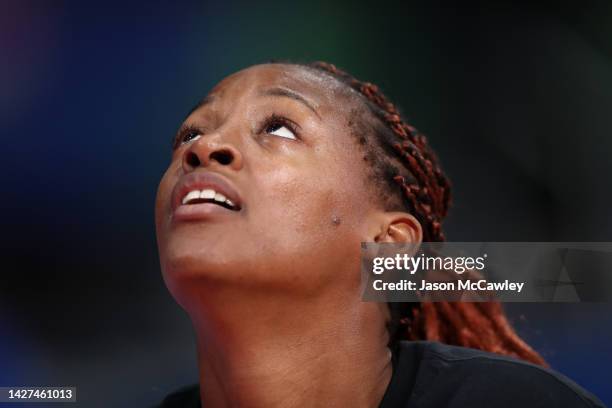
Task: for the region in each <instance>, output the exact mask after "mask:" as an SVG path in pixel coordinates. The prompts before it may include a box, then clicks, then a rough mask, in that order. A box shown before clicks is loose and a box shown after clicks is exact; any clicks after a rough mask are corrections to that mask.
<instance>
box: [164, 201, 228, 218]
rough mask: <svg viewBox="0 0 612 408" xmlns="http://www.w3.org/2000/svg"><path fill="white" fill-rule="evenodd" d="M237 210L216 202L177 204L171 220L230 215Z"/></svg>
mask: <svg viewBox="0 0 612 408" xmlns="http://www.w3.org/2000/svg"><path fill="white" fill-rule="evenodd" d="M237 213H238V211H233V210H228V209H227V208H225V207H221V206H220V205H217V204H211V203H202V204H188V205H179V206H178V207H177V208H176V210H174V213H173V214H172V219H173V221H202V220H210V219H213V218H219V217H223V216H232V215H235V214H237Z"/></svg>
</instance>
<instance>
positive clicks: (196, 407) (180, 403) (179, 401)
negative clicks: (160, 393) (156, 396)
mask: <svg viewBox="0 0 612 408" xmlns="http://www.w3.org/2000/svg"><path fill="white" fill-rule="evenodd" d="M155 408H200V387H199V385H198V384H194V385H189V386H186V387H183V388H180V389H178V390H176V391H174V392H172V393H171V394H169V395H168V396H166V398H164V400H163V401H162V402H161V404H159V405H157V406H156V407H155Z"/></svg>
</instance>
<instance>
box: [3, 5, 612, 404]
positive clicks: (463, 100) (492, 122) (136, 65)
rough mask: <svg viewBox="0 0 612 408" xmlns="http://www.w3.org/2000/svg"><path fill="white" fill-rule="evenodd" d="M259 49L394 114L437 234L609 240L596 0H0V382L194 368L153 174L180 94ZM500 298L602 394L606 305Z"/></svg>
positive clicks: (82, 384)
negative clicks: (438, 222)
mask: <svg viewBox="0 0 612 408" xmlns="http://www.w3.org/2000/svg"><path fill="white" fill-rule="evenodd" d="M449 4H450V3H449ZM269 59H290V60H296V61H311V60H327V61H330V62H333V63H335V64H337V65H338V66H340V67H342V68H344V69H346V70H348V71H349V72H351V73H353V74H354V75H355V76H357V77H358V78H361V79H365V80H369V81H372V82H374V83H377V84H378V85H380V86H381V87H382V89H383V90H384V91H386V92H387V94H388V95H389V97H391V99H392V100H395V101H396V102H397V103H398V104H399V105H400V106H401V107H402V108H403V112H404V113H405V115H406V116H407V117H408V118H409V119H410V121H411V122H412V124H414V125H415V126H416V127H417V128H419V129H420V130H421V131H422V132H424V133H425V134H427V135H428V136H429V138H430V141H431V144H432V145H433V146H434V148H435V149H436V150H437V151H438V153H439V156H441V160H442V163H443V164H444V167H445V168H446V170H447V173H448V174H449V175H450V177H451V179H452V180H453V182H454V194H455V195H454V196H455V204H454V208H453V210H452V212H451V215H450V217H449V218H448V222H447V223H446V230H447V236H448V237H449V240H452V241H612V216H611V211H610V202H611V200H612V188H611V187H612V181H611V180H610V176H611V175H612V159H611V158H610V156H611V154H612V137H611V130H612V3H610V2H608V1H605V0H601V1H580V2H577V1H576V2H569V1H557V2H533V1H532V2H528V3H527V2H526V3H525V4H521V3H512V2H491V1H489V2H486V3H482V4H479V3H464V4H463V5H462V6H461V7H458V6H451V5H447V4H444V3H441V2H434V3H432V2H429V1H427V2H426V1H422V2H411V1H404V2H401V3H400V2H396V3H385V2H369V3H364V4H358V3H356V2H345V3H341V2H334V3H331V2H328V1H323V0H313V1H309V2H299V3H294V4H291V3H290V2H268V1H257V2H246V1H245V2H223V3H208V2H198V3H181V4H180V5H178V4H176V2H145V3H141V4H136V3H132V2H121V3H115V4H113V3H112V2H99V3H96V2H77V1H74V2H63V1H49V2H46V3H45V2H31V1H14V2H11V1H9V2H6V1H4V2H2V12H0V60H1V61H2V62H1V63H0V123H1V125H0V135H1V137H2V160H1V163H2V171H1V172H0V177H1V183H2V199H1V200H0V211H1V212H2V218H1V219H2V234H1V240H2V242H1V246H0V247H1V248H2V269H1V279H0V386H2V385H3V386H8V385H49V386H50V385H73V386H77V387H78V393H77V396H78V400H79V403H78V404H76V405H78V406H83V407H122V406H131V407H137V406H149V405H151V404H153V403H156V402H158V401H159V400H161V398H162V397H163V396H165V395H166V394H167V393H168V392H170V391H172V390H174V389H176V388H177V387H180V386H182V385H185V384H190V383H195V382H197V366H196V360H195V346H194V340H193V333H192V330H191V327H190V323H189V321H188V319H187V317H186V316H185V315H184V313H183V312H182V310H181V309H180V308H179V307H178V306H177V305H176V304H175V303H174V301H173V299H172V298H171V297H170V295H169V294H168V293H167V291H166V289H165V287H164V285H163V281H162V279H161V274H160V270H159V265H158V258H157V249H156V242H155V234H154V222H153V204H154V197H155V192H156V188H157V183H158V181H159V179H160V177H161V175H162V174H163V172H164V170H165V168H166V166H167V165H168V163H169V158H170V140H171V138H172V136H173V135H174V132H175V131H176V129H177V127H178V126H179V124H180V123H181V121H182V120H183V118H184V116H185V115H186V113H187V112H188V111H189V110H190V108H191V107H192V106H193V105H194V104H195V103H196V102H197V101H198V100H199V99H200V98H201V97H203V96H204V95H205V94H206V93H207V92H208V90H209V89H210V88H211V87H212V86H213V85H214V84H215V83H216V82H218V81H219V80H220V79H222V78H223V77H224V76H226V75H228V74H230V73H232V72H234V71H236V70H239V69H241V68H243V67H246V66H248V65H251V64H254V63H259V62H265V61H267V60H269ZM507 310H508V312H509V314H510V316H511V319H512V321H513V322H514V323H515V325H516V327H517V329H518V331H519V333H521V335H523V336H524V337H525V338H526V339H527V340H528V341H529V342H530V343H531V344H532V345H533V346H534V347H535V348H536V349H537V350H538V351H539V352H540V353H541V354H542V355H543V356H544V357H545V358H546V359H547V360H548V361H549V363H550V364H551V366H552V367H553V368H555V369H556V370H559V371H560V372H562V373H564V374H566V375H568V376H569V377H571V378H572V379H574V380H575V381H576V382H578V383H579V384H580V385H582V386H584V387H586V388H587V389H589V390H590V391H592V392H593V393H595V394H596V395H598V396H599V397H600V398H601V399H602V400H603V401H604V402H605V403H606V404H611V405H612V387H610V385H611V384H610V375H609V373H610V366H611V365H612V349H611V346H610V345H611V344H612V324H611V323H612V319H610V316H611V314H610V312H611V308H610V305H605V304H511V305H507ZM37 406H38V407H40V406H41V405H37ZM54 406H60V405H59V404H57V405H54ZM66 406H72V407H74V406H75V404H67V405H66Z"/></svg>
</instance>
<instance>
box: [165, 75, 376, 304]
mask: <svg viewBox="0 0 612 408" xmlns="http://www.w3.org/2000/svg"><path fill="white" fill-rule="evenodd" d="M356 106H358V105H357V102H356V101H355V98H354V96H353V95H351V94H350V93H349V92H348V91H347V90H346V89H344V88H343V87H342V86H341V85H340V84H339V83H338V82H337V81H335V80H333V79H331V78H325V77H322V76H320V75H317V74H315V73H313V72H311V71H309V70H307V69H304V68H301V67H298V66H292V65H281V64H268V65H258V66H254V67H251V68H248V69H246V70H243V71H240V72H238V73H236V74H234V75H232V76H230V77H228V78H226V79H224V80H223V81H222V82H221V83H220V84H218V85H217V86H216V87H215V88H214V89H213V90H212V91H211V92H210V94H209V95H208V96H207V98H206V99H205V100H204V102H203V104H201V106H199V107H198V108H197V109H196V110H195V111H193V113H191V114H190V115H189V117H188V118H187V119H186V120H185V123H184V126H183V128H184V129H186V130H184V131H183V132H181V133H179V135H178V138H179V139H178V144H177V146H176V148H175V150H174V151H173V154H172V161H171V163H170V165H169V167H168V169H167V171H166V173H165V174H164V176H163V178H162V180H161V182H160V184H159V189H158V193H157V201H156V227H157V238H158V245H159V251H160V259H161V265H162V270H163V274H164V279H165V280H166V283H167V285H168V287H169V289H170V290H171V292H173V294H174V295H175V297H176V298H177V300H179V303H180V302H181V299H180V298H181V297H182V296H183V293H184V292H185V291H187V290H189V288H192V287H197V282H209V283H210V282H216V283H221V284H224V283H227V284H232V285H243V286H246V287H248V288H249V289H253V288H255V287H261V288H265V289H266V290H274V289H278V290H282V291H285V292H290V293H295V294H299V293H301V294H304V295H309V294H313V293H319V292H320V291H322V290H340V291H342V290H343V289H342V287H344V289H346V286H347V285H348V286H350V287H351V288H355V287H357V286H358V284H359V253H360V242H361V241H365V240H368V239H369V240H371V239H372V237H371V236H369V235H368V234H370V233H371V230H372V226H371V225H368V219H369V215H370V214H371V213H372V211H374V210H375V209H376V208H377V207H376V203H378V202H379V200H378V197H377V196H376V193H374V189H372V188H371V187H370V184H369V183H368V182H367V177H368V174H369V173H368V171H367V170H366V169H367V168H366V165H365V163H364V160H363V156H364V153H363V151H362V150H361V149H360V147H359V146H358V144H357V140H356V137H355V136H354V135H352V134H351V126H350V123H349V121H350V120H354V116H355V115H354V112H355V107H356ZM211 190H212V191H214V193H213V192H211ZM219 194H221V196H220V195H219ZM213 195H216V200H217V201H216V202H217V203H216V204H215V198H211V197H213ZM223 196H225V197H223ZM224 198H226V199H229V200H230V202H229V203H228V202H227V201H223V200H224ZM183 202H184V204H183ZM370 224H371V223H370Z"/></svg>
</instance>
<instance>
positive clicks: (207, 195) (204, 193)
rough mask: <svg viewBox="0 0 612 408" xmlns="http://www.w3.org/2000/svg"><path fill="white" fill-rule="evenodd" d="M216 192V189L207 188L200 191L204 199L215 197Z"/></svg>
mask: <svg viewBox="0 0 612 408" xmlns="http://www.w3.org/2000/svg"><path fill="white" fill-rule="evenodd" d="M216 194H217V193H216V192H215V190H211V189H206V190H202V191H201V192H200V198H204V199H210V198H215V195H216Z"/></svg>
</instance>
